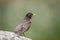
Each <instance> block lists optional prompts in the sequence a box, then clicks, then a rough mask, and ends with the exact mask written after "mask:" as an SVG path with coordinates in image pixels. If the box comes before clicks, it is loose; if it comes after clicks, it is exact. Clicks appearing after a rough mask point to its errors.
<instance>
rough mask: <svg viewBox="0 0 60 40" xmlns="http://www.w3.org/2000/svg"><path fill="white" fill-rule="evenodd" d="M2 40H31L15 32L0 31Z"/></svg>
mask: <svg viewBox="0 0 60 40" xmlns="http://www.w3.org/2000/svg"><path fill="white" fill-rule="evenodd" d="M0 40H31V39H29V38H26V37H23V36H18V35H17V34H15V33H13V32H8V31H0Z"/></svg>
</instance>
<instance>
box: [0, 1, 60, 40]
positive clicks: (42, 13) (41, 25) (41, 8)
mask: <svg viewBox="0 0 60 40" xmlns="http://www.w3.org/2000/svg"><path fill="white" fill-rule="evenodd" d="M28 12H32V13H35V14H36V16H34V17H33V19H32V22H33V23H32V26H31V28H30V29H29V31H27V32H26V33H25V34H26V36H27V37H29V38H31V39H32V40H60V0H0V30H6V31H13V30H14V28H15V27H16V26H17V25H18V24H19V23H20V22H21V21H22V19H23V18H24V16H25V14H26V13H28Z"/></svg>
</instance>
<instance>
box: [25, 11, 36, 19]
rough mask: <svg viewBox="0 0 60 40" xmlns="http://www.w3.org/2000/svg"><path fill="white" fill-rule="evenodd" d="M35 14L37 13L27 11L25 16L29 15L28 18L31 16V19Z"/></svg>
mask: <svg viewBox="0 0 60 40" xmlns="http://www.w3.org/2000/svg"><path fill="white" fill-rule="evenodd" d="M35 15H36V14H33V13H30V12H29V13H27V14H26V16H25V17H28V18H30V19H31V18H32V16H35Z"/></svg>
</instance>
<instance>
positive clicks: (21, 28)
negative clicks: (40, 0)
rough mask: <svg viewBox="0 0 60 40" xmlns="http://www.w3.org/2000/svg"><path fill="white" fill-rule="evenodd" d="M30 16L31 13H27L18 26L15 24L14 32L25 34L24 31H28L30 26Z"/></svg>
mask: <svg viewBox="0 0 60 40" xmlns="http://www.w3.org/2000/svg"><path fill="white" fill-rule="evenodd" d="M32 16H33V14H32V13H27V14H26V16H25V18H24V19H23V21H22V22H21V23H20V24H19V25H18V26H16V28H15V29H14V32H15V33H17V34H19V35H22V36H25V34H24V32H26V31H28V29H29V28H30V27H31V23H32V22H31V18H32Z"/></svg>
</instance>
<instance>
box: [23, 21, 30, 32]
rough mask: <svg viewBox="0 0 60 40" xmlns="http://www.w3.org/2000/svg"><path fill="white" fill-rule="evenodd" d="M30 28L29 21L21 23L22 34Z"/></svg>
mask: <svg viewBox="0 0 60 40" xmlns="http://www.w3.org/2000/svg"><path fill="white" fill-rule="evenodd" d="M30 26H31V22H30V21H25V22H24V23H23V27H22V31H23V32H25V31H27V30H28V29H29V28H30Z"/></svg>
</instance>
